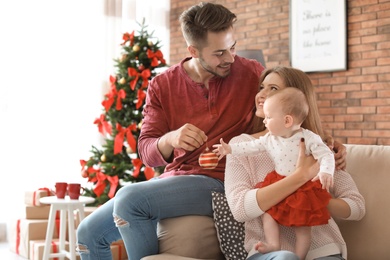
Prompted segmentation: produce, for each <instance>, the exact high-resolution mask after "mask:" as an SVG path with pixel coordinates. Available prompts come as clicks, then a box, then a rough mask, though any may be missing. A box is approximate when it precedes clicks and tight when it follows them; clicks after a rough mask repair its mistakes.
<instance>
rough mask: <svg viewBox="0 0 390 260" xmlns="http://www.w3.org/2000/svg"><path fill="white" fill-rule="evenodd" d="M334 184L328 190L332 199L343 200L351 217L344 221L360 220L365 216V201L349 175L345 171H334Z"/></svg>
mask: <svg viewBox="0 0 390 260" xmlns="http://www.w3.org/2000/svg"><path fill="white" fill-rule="evenodd" d="M334 184H335V185H333V187H332V188H331V189H330V192H331V193H332V194H333V197H334V198H339V199H342V200H344V201H345V202H346V203H347V204H348V205H349V207H350V209H351V215H350V216H349V217H348V218H346V220H361V219H362V218H363V217H364V215H365V214H366V208H365V200H364V197H363V195H362V194H360V192H359V190H358V188H357V186H356V184H355V182H354V180H353V179H352V177H351V175H350V174H349V173H348V172H346V171H342V170H338V171H336V172H335V174H334Z"/></svg>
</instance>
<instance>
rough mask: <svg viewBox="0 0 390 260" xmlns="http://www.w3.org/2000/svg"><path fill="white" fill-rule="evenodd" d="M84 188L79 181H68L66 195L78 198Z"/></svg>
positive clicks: (72, 198) (74, 198) (73, 198)
mask: <svg viewBox="0 0 390 260" xmlns="http://www.w3.org/2000/svg"><path fill="white" fill-rule="evenodd" d="M83 191H84V188H83V187H81V184H80V183H69V184H68V195H69V198H70V199H71V200H78V199H79V197H80V195H81V194H82V193H83Z"/></svg>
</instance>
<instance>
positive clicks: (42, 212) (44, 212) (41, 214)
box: [24, 205, 50, 219]
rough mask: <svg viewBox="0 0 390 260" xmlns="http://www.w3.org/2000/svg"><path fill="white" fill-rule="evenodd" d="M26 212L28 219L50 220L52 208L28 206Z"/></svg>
mask: <svg viewBox="0 0 390 260" xmlns="http://www.w3.org/2000/svg"><path fill="white" fill-rule="evenodd" d="M24 211H25V218H26V219H48V218H49V213H50V206H44V207H34V206H27V205H26V206H25V208H24Z"/></svg>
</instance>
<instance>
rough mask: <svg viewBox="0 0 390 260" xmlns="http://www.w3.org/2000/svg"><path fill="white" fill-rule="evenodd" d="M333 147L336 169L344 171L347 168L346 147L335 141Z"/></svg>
mask: <svg viewBox="0 0 390 260" xmlns="http://www.w3.org/2000/svg"><path fill="white" fill-rule="evenodd" d="M333 146H334V148H333V151H334V152H335V154H334V159H335V163H336V169H337V170H345V169H346V168H347V147H345V145H343V144H342V143H340V142H338V141H335V142H334V144H333Z"/></svg>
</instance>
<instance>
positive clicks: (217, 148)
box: [213, 138, 232, 160]
mask: <svg viewBox="0 0 390 260" xmlns="http://www.w3.org/2000/svg"><path fill="white" fill-rule="evenodd" d="M219 141H220V142H221V144H214V145H213V147H214V150H213V153H215V154H216V155H217V156H218V160H221V159H222V158H223V157H224V156H225V155H227V154H229V153H232V149H231V148H230V145H229V144H227V143H225V142H224V141H223V140H222V138H221V139H220V140H219Z"/></svg>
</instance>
